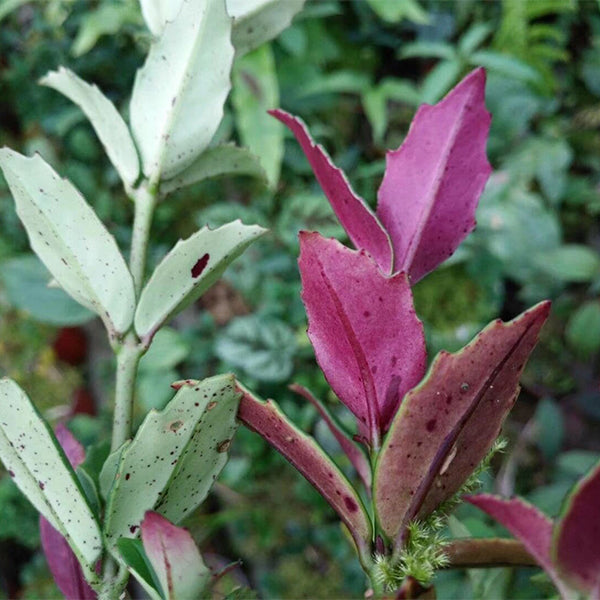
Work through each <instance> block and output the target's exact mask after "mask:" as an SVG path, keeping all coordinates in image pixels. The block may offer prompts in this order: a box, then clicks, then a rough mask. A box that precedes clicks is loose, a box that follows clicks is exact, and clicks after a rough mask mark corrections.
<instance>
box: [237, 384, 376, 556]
mask: <svg viewBox="0 0 600 600" xmlns="http://www.w3.org/2000/svg"><path fill="white" fill-rule="evenodd" d="M238 389H239V391H240V392H242V394H243V395H242V399H241V401H240V409H239V412H238V419H240V421H242V423H244V425H246V426H247V427H248V428H249V429H251V430H253V431H255V432H256V433H258V434H259V435H261V436H262V437H263V438H265V440H267V442H269V444H271V445H272V446H273V447H274V448H275V449H276V450H277V451H278V452H279V453H280V454H282V455H283V456H284V457H285V458H286V459H287V460H288V461H289V462H290V463H291V464H292V465H293V466H294V467H295V468H296V469H298V471H300V473H301V474H302V475H303V476H304V477H305V478H306V479H307V480H308V481H309V483H311V484H312V485H313V486H314V487H315V488H316V489H317V491H318V492H319V493H320V494H321V495H322V496H323V498H325V500H327V502H329V504H330V505H331V506H332V508H333V509H334V510H335V511H336V512H337V514H338V515H339V516H340V518H341V519H342V521H343V522H344V523H345V525H346V527H348V530H349V531H350V533H351V535H352V537H353V539H354V542H355V544H356V546H357V549H358V552H359V554H360V556H361V557H362V558H363V559H364V560H366V561H367V562H368V561H369V560H370V559H369V552H370V550H369V548H370V541H371V535H372V526H371V520H370V518H369V515H368V514H367V511H366V510H365V507H364V505H363V502H362V500H361V498H360V496H359V495H358V493H357V492H356V490H355V489H354V488H353V487H352V485H351V484H350V482H349V481H348V479H346V477H345V476H344V474H343V473H342V472H341V471H340V470H339V468H338V467H337V465H336V464H335V463H334V462H333V461H332V460H331V458H329V456H327V454H326V453H325V452H324V451H323V449H322V448H321V447H320V446H319V445H318V444H317V442H315V440H314V439H313V438H312V437H311V436H309V435H307V434H306V433H304V432H303V431H301V430H300V429H298V427H296V426H295V425H294V424H293V423H292V422H291V421H290V420H289V419H288V418H287V417H286V416H285V415H284V414H283V413H282V412H281V410H280V409H279V407H278V406H277V404H276V403H275V402H273V400H267V401H264V400H260V399H259V398H257V397H256V396H255V395H253V394H252V393H251V392H250V391H249V390H247V389H245V388H244V387H242V386H241V385H240V384H239V383H238Z"/></svg>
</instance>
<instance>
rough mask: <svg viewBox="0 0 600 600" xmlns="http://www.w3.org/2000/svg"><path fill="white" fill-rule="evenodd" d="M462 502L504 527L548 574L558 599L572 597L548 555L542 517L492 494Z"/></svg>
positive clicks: (548, 525)
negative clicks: (557, 592) (559, 596)
mask: <svg viewBox="0 0 600 600" xmlns="http://www.w3.org/2000/svg"><path fill="white" fill-rule="evenodd" d="M465 500H466V501H467V502H470V503H471V504H473V505H474V506H477V508H480V509H481V510H482V511H483V512H485V513H487V514H488V515H490V517H492V518H493V519H496V521H498V522H499V523H500V524H502V525H503V526H504V527H506V529H508V531H510V533H512V534H513V535H514V536H515V537H516V538H517V539H519V540H520V541H521V542H522V543H523V545H524V546H525V548H526V549H527V550H528V551H529V553H530V554H531V555H532V556H533V557H534V558H535V560H537V562H538V563H539V565H540V567H542V568H543V569H544V571H546V573H548V575H549V576H550V578H551V579H552V581H553V582H554V585H556V588H557V589H558V590H559V592H560V594H561V596H562V597H563V598H571V597H572V592H571V591H570V590H569V588H568V586H566V585H565V584H564V582H563V581H562V580H561V578H560V576H559V575H558V573H557V571H556V567H555V566H554V563H553V562H552V558H551V556H550V550H551V544H552V526H553V524H552V521H551V520H550V519H549V518H548V517H546V515H544V514H543V513H542V512H540V511H539V509H537V508H536V507H535V506H533V505H532V504H529V503H528V502H525V500H521V499H520V498H511V499H510V500H505V499H504V498H500V497H498V496H493V495H492V494H478V495H477V496H467V497H466V498H465Z"/></svg>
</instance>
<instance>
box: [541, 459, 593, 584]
mask: <svg viewBox="0 0 600 600" xmlns="http://www.w3.org/2000/svg"><path fill="white" fill-rule="evenodd" d="M552 553H553V557H554V560H555V562H556V564H557V566H558V568H559V570H560V571H561V573H562V574H563V575H564V576H565V578H567V579H568V580H569V581H573V583H574V584H576V585H577V587H578V588H580V589H582V590H585V591H586V592H589V593H593V592H594V590H596V591H598V590H600V463H599V464H597V465H596V466H595V467H594V469H592V471H591V472H590V473H589V474H588V475H586V476H585V477H584V478H583V479H581V480H580V481H579V482H578V483H577V485H576V486H575V487H574V489H573V491H572V492H571V493H570V494H569V497H568V499H567V501H566V502H565V504H564V506H563V509H562V511H561V515H560V517H559V518H558V520H557V522H556V525H555V528H554V539H553V548H552Z"/></svg>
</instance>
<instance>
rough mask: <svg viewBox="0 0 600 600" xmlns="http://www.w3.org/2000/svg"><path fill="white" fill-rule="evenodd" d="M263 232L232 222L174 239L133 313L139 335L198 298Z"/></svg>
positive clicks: (148, 332) (148, 333)
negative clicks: (177, 239)
mask: <svg viewBox="0 0 600 600" xmlns="http://www.w3.org/2000/svg"><path fill="white" fill-rule="evenodd" d="M266 231H267V230H266V229H263V228H262V227H259V226H258V225H244V224H243V223H242V222H241V221H234V222H233V223H228V224H227V225H223V226H222V227H219V228H218V229H209V228H208V227H203V228H202V229H201V230H200V231H197V232H196V233H195V234H193V235H192V236H190V237H189V238H188V239H187V240H185V241H182V240H180V241H179V242H177V244H175V246H174V248H173V249H172V250H171V251H170V252H169V253H168V254H167V255H166V256H165V258H164V259H163V260H162V261H161V262H160V264H159V265H158V266H157V267H156V269H155V271H154V273H153V274H152V276H151V277H150V280H149V281H148V283H147V284H146V287H144V289H143V290H142V294H141V296H140V300H139V303H138V307H137V310H136V313H135V329H136V331H137V333H138V335H139V336H140V337H142V338H151V337H152V335H154V332H155V331H156V330H157V329H158V328H159V327H160V325H161V324H162V323H164V322H165V321H167V320H168V319H170V318H171V317H172V316H173V315H174V314H176V313H177V312H179V311H180V310H182V309H183V308H185V307H186V306H188V305H189V304H190V303H191V302H194V301H195V300H197V299H198V298H199V297H200V296H201V295H202V294H203V293H204V292H205V291H206V290H207V289H208V288H209V287H210V286H211V285H212V284H213V283H214V282H215V281H216V280H217V279H219V277H221V275H222V274H223V271H224V270H225V269H226V268H227V266H228V265H229V263H231V262H232V261H233V260H234V259H235V258H237V257H238V256H239V255H240V254H241V253H242V252H243V251H244V250H245V249H246V248H247V247H248V246H249V245H250V244H251V243H252V242H253V241H254V240H255V239H256V238H258V237H260V236H261V235H263V234H264V233H265V232H266Z"/></svg>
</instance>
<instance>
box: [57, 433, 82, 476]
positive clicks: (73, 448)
mask: <svg viewBox="0 0 600 600" xmlns="http://www.w3.org/2000/svg"><path fill="white" fill-rule="evenodd" d="M54 434H55V435H56V439H57V440H58V443H59V444H60V445H61V446H62V449H63V450H64V452H65V455H66V457H67V458H68V459H69V462H70V463H71V466H72V467H73V469H76V468H77V467H78V466H79V465H80V464H81V463H82V462H83V461H84V460H85V449H84V447H83V446H82V445H81V444H80V443H79V442H78V441H77V439H76V438H75V436H74V435H73V434H72V433H71V432H70V431H69V430H68V429H67V428H66V427H65V425H63V424H62V423H59V424H58V425H57V426H56V429H55V430H54Z"/></svg>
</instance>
